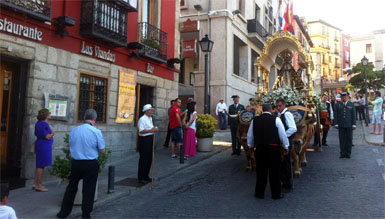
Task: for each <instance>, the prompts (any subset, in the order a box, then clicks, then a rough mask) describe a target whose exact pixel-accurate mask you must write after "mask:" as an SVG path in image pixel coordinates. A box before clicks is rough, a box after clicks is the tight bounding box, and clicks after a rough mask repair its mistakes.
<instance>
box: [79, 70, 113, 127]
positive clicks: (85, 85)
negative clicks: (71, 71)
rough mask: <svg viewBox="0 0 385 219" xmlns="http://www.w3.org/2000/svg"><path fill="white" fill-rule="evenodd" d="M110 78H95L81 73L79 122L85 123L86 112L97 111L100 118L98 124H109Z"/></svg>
mask: <svg viewBox="0 0 385 219" xmlns="http://www.w3.org/2000/svg"><path fill="white" fill-rule="evenodd" d="M107 97H108V78H106V77H101V76H94V75H91V74H88V73H85V72H81V73H80V78H79V98H78V101H79V102H78V120H77V121H78V122H83V121H84V120H83V118H84V112H85V111H86V110H87V109H91V108H92V109H95V110H96V113H97V114H98V117H97V119H96V122H97V123H106V122H107V101H108V99H107Z"/></svg>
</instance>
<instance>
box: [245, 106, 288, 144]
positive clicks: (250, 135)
mask: <svg viewBox="0 0 385 219" xmlns="http://www.w3.org/2000/svg"><path fill="white" fill-rule="evenodd" d="M263 113H268V114H271V113H270V112H263ZM253 121H254V120H251V124H250V127H249V131H248V132H247V146H249V148H253V147H254V132H253ZM275 126H276V127H277V129H278V135H279V140H280V141H281V142H282V144H283V147H284V148H285V149H288V148H289V139H288V138H287V136H286V133H285V126H283V123H282V121H281V119H280V118H278V117H277V118H276V119H275Z"/></svg>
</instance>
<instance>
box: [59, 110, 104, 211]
mask: <svg viewBox="0 0 385 219" xmlns="http://www.w3.org/2000/svg"><path fill="white" fill-rule="evenodd" d="M96 117H97V114H96V111H95V110H94V109H88V110H86V112H85V113H84V120H85V124H83V125H80V126H78V127H75V128H74V129H72V131H71V133H70V136H69V146H70V152H71V158H72V161H71V175H70V181H69V184H68V186H67V189H66V191H65V193H64V197H63V202H62V206H61V210H60V212H59V213H58V214H57V215H56V216H57V217H58V218H66V217H68V215H69V214H70V213H71V211H72V206H73V204H74V199H75V196H76V192H77V190H78V184H79V180H80V179H83V201H82V217H83V218H90V214H91V211H92V209H93V206H94V198H95V189H96V181H97V179H98V171H99V163H98V160H97V159H98V156H99V152H100V153H103V154H104V152H105V147H106V145H105V143H104V139H103V135H102V132H101V131H100V130H99V129H97V128H95V127H94V125H95V123H96Z"/></svg>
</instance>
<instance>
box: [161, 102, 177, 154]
mask: <svg viewBox="0 0 385 219" xmlns="http://www.w3.org/2000/svg"><path fill="white" fill-rule="evenodd" d="M174 102H175V100H171V101H170V108H168V111H167V115H168V119H169V121H168V125H167V135H166V140H165V142H164V144H163V146H165V147H166V148H168V145H169V143H170V136H171V130H170V111H171V109H172V107H173V106H174Z"/></svg>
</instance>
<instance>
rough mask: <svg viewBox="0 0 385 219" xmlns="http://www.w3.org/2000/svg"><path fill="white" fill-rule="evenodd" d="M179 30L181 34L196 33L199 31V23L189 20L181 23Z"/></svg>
mask: <svg viewBox="0 0 385 219" xmlns="http://www.w3.org/2000/svg"><path fill="white" fill-rule="evenodd" d="M181 29H182V30H181V32H191V31H197V30H199V23H198V21H192V20H190V19H187V20H186V21H185V22H183V23H182V27H181Z"/></svg>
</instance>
